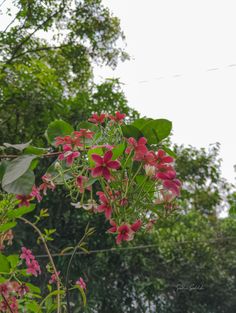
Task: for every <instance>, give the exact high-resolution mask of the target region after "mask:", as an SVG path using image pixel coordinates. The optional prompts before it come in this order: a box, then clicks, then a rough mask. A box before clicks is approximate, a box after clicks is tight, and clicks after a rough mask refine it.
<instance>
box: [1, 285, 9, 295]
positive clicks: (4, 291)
mask: <svg viewBox="0 0 236 313" xmlns="http://www.w3.org/2000/svg"><path fill="white" fill-rule="evenodd" d="M1 294H3V295H4V296H5V297H7V296H8V294H9V288H8V284H7V283H2V284H0V295H1Z"/></svg>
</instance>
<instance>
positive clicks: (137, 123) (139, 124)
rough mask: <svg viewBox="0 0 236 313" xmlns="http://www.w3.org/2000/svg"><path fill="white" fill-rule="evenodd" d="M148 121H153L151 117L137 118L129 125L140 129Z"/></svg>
mask: <svg viewBox="0 0 236 313" xmlns="http://www.w3.org/2000/svg"><path fill="white" fill-rule="evenodd" d="M150 121H153V119H152V118H145V117H143V118H138V119H137V120H135V121H134V122H133V123H132V124H131V125H132V126H135V127H136V128H138V129H139V130H141V129H142V128H143V127H144V125H145V124H146V123H148V122H150Z"/></svg>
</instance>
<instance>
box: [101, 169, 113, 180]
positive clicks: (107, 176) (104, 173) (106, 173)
mask: <svg viewBox="0 0 236 313" xmlns="http://www.w3.org/2000/svg"><path fill="white" fill-rule="evenodd" d="M102 176H103V177H104V178H105V179H106V180H110V178H111V173H110V171H109V169H108V168H107V167H103V168H102Z"/></svg>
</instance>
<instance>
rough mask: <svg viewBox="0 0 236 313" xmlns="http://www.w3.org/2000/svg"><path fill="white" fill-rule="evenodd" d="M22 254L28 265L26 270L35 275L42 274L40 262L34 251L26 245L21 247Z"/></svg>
mask: <svg viewBox="0 0 236 313" xmlns="http://www.w3.org/2000/svg"><path fill="white" fill-rule="evenodd" d="M21 251H22V253H21V255H20V258H21V259H22V260H25V262H26V265H27V270H26V272H27V273H28V274H32V275H34V276H38V274H41V269H40V266H39V264H38V262H37V261H36V260H35V257H34V255H33V254H32V251H31V250H30V249H27V248H25V247H22V248H21Z"/></svg>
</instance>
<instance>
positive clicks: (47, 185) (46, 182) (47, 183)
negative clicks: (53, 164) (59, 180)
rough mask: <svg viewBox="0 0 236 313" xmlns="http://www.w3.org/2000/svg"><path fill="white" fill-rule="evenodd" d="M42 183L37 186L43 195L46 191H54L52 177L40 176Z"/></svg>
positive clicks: (54, 186) (48, 175) (47, 175)
mask: <svg viewBox="0 0 236 313" xmlns="http://www.w3.org/2000/svg"><path fill="white" fill-rule="evenodd" d="M42 181H43V183H42V184H41V185H40V186H39V189H40V190H42V191H43V194H44V195H46V194H47V189H50V190H52V191H54V190H55V188H56V185H55V184H54V182H53V181H52V177H51V175H50V174H45V175H43V176H42Z"/></svg>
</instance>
